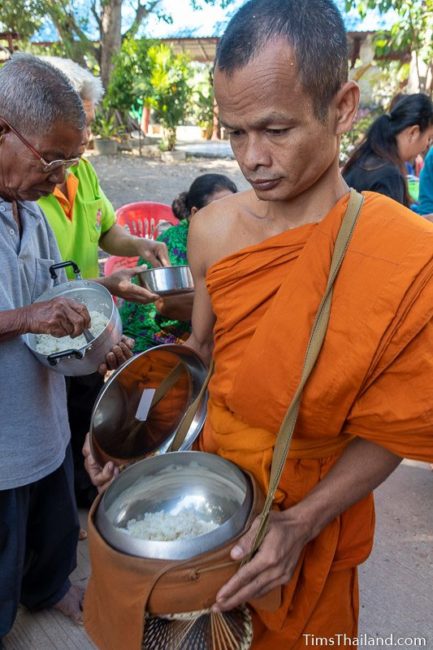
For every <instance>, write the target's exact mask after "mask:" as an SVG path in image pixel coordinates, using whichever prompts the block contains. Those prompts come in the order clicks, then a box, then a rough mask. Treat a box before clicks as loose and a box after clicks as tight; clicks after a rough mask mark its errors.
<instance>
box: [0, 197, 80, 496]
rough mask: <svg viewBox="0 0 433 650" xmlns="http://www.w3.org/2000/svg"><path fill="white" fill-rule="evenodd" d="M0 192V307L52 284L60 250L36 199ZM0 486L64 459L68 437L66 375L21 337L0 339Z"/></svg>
mask: <svg viewBox="0 0 433 650" xmlns="http://www.w3.org/2000/svg"><path fill="white" fill-rule="evenodd" d="M18 207H19V211H20V217H21V224H22V236H21V237H20V234H19V231H18V226H17V223H16V221H15V219H14V218H13V214H12V204H11V203H8V202H7V201H4V200H3V199H1V198H0V269H1V270H0V273H1V280H0V309H2V310H9V309H17V308H19V307H23V306H24V305H28V304H30V303H31V302H33V300H35V298H37V297H38V296H40V294H41V293H42V292H43V291H45V290H46V289H48V288H49V287H51V286H52V284H53V281H52V279H51V277H50V275H49V272H48V269H49V266H50V265H51V264H53V263H54V262H57V261H59V259H60V256H59V252H58V248H57V244H56V242H55V239H54V236H53V234H52V232H51V230H50V228H49V226H48V224H47V221H46V219H45V217H44V215H43V213H42V211H41V210H40V208H39V207H38V206H37V205H36V203H33V202H29V201H20V202H19V203H18ZM0 403H1V411H0V490H7V489H11V488H15V487H20V486H22V485H27V484H29V483H33V482H35V481H38V480H39V479H41V478H43V477H44V476H47V475H48V474H51V473H52V472H53V471H54V470H56V469H57V468H58V467H59V466H60V465H61V464H62V462H63V460H64V457H65V450H66V446H67V444H68V442H69V438H70V430H69V423H68V414H67V410H66V388H65V379H64V377H63V376H62V375H60V374H58V373H56V372H54V371H52V370H50V369H48V368H46V367H45V366H43V365H42V364H41V363H39V361H38V360H37V359H36V357H35V356H34V355H33V354H32V353H31V352H30V350H29V349H28V347H27V346H26V344H25V343H24V340H23V337H21V336H17V337H15V338H12V339H9V340H7V341H2V342H1V341H0Z"/></svg>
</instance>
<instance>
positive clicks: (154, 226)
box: [116, 201, 179, 239]
mask: <svg viewBox="0 0 433 650" xmlns="http://www.w3.org/2000/svg"><path fill="white" fill-rule="evenodd" d="M116 217H117V223H118V224H119V226H123V227H125V228H128V230H129V232H130V233H131V235H135V236H136V237H147V238H148V239H155V237H157V236H158V223H159V222H160V221H169V222H170V223H171V224H173V225H174V226H175V225H176V224H178V223H179V219H177V218H176V217H175V216H174V214H173V211H172V209H171V207H170V206H169V205H166V204H165V203H155V202H154V201H138V202H137V203H128V204H127V205H122V207H120V208H119V209H118V210H117V211H116Z"/></svg>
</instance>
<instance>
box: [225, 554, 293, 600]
mask: <svg viewBox="0 0 433 650" xmlns="http://www.w3.org/2000/svg"><path fill="white" fill-rule="evenodd" d="M280 570H281V567H280V558H279V554H278V553H277V551H276V550H275V549H272V548H271V549H270V550H268V551H267V549H266V548H265V547H261V548H260V549H259V551H258V552H257V554H256V555H255V556H254V557H253V558H252V560H250V561H249V562H248V563H247V564H245V565H244V566H243V567H241V568H240V569H239V571H237V573H235V575H234V576H233V577H232V578H231V579H230V580H229V581H228V582H227V583H226V584H225V585H224V586H223V587H222V588H221V589H220V590H219V592H218V594H217V598H216V602H217V604H218V603H220V602H221V601H225V600H230V599H231V598H232V597H233V596H234V595H236V594H239V593H240V592H243V590H244V589H245V588H247V587H248V586H249V585H253V584H255V585H257V584H259V586H260V587H261V586H262V582H261V581H260V582H259V583H257V580H258V579H259V578H260V577H262V576H263V574H265V573H266V572H268V571H271V572H274V571H275V572H278V571H280ZM275 577H276V575H273V576H272V579H273V578H275ZM261 579H262V578H261Z"/></svg>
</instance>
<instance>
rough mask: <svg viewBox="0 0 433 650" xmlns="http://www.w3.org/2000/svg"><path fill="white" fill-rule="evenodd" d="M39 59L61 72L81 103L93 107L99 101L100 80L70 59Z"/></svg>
mask: <svg viewBox="0 0 433 650" xmlns="http://www.w3.org/2000/svg"><path fill="white" fill-rule="evenodd" d="M39 58H40V59H41V61H46V62H47V63H50V64H51V65H53V66H54V67H55V68H58V69H59V70H61V71H62V72H63V74H64V75H66V77H68V79H69V81H70V82H71V84H72V85H73V87H74V88H75V90H76V91H77V93H78V94H79V95H80V97H81V99H82V100H83V101H88V102H92V104H94V105H96V104H98V103H99V102H100V101H101V99H102V96H103V94H104V86H103V85H102V81H101V80H100V78H99V77H95V76H94V75H93V74H92V73H91V72H90V71H89V70H87V69H86V68H83V67H81V65H78V63H75V61H71V59H62V58H61V57H60V56H40V57H39Z"/></svg>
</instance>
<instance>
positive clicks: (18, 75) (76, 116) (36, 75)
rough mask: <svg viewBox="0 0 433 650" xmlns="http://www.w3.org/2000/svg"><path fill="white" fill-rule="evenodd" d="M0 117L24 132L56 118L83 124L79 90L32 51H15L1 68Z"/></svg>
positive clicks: (46, 126)
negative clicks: (18, 52) (16, 52)
mask: <svg viewBox="0 0 433 650" xmlns="http://www.w3.org/2000/svg"><path fill="white" fill-rule="evenodd" d="M0 117H4V118H5V120H7V121H8V122H10V123H11V125H12V126H14V127H15V128H17V129H20V130H21V131H23V133H25V134H27V135H34V134H37V133H40V132H41V131H47V130H49V129H50V128H51V127H52V126H53V125H54V124H56V123H58V122H63V123H67V124H69V125H70V126H72V127H73V128H75V129H78V130H82V129H84V128H85V126H86V115H85V113H84V109H83V104H82V102H81V99H80V97H79V95H78V93H77V92H76V91H75V90H74V88H73V87H72V85H71V83H70V81H69V80H68V79H67V77H66V76H65V75H64V74H63V73H62V72H60V70H58V69H57V68H54V67H53V66H52V65H49V64H48V63H44V62H43V61H41V60H40V59H39V58H38V57H35V56H32V55H31V54H14V55H13V57H12V58H11V59H10V60H9V61H7V62H6V63H5V64H4V66H3V67H2V68H1V69H0Z"/></svg>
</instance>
